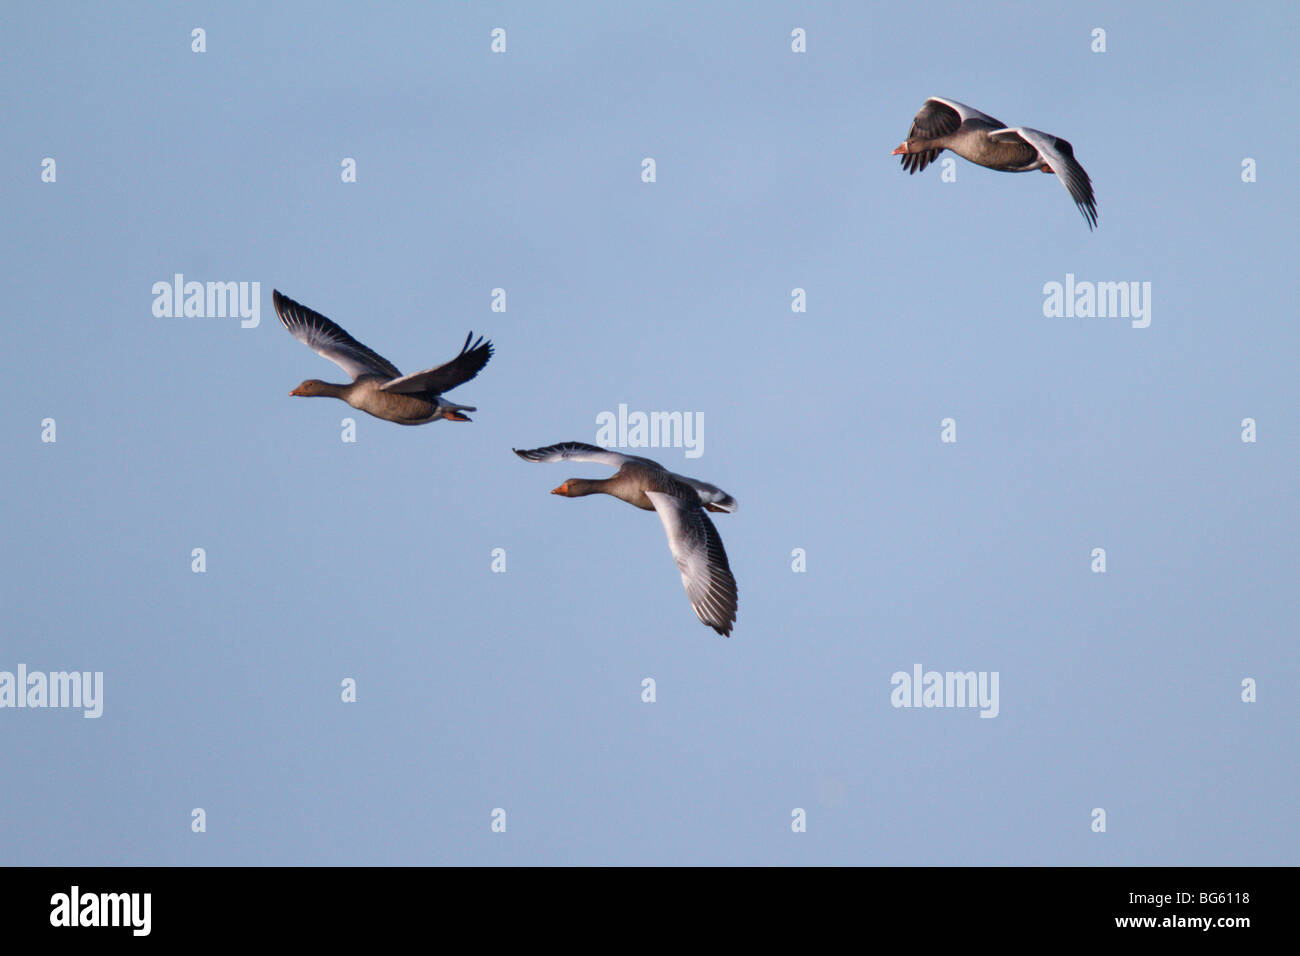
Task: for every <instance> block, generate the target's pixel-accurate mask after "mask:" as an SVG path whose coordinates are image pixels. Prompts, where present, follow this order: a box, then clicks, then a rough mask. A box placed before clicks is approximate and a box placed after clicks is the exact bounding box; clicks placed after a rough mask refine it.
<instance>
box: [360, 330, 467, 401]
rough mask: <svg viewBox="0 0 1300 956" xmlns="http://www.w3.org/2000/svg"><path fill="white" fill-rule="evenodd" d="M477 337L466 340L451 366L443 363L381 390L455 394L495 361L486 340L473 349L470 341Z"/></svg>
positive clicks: (383, 386) (387, 384) (398, 379)
mask: <svg viewBox="0 0 1300 956" xmlns="http://www.w3.org/2000/svg"><path fill="white" fill-rule="evenodd" d="M473 337H474V333H473V332H471V333H470V334H469V335H467V336H465V344H464V345H462V346H461V349H460V354H459V355H457V356H456V357H455V358H454V359H452V360H451V361H450V362H443V363H442V364H441V365H438V366H435V367H434V368H427V369H425V370H424V371H423V372H412V373H411V374H410V375H406V376H403V377H402V378H395V379H393V380H392V381H391V382H385V383H384V384H383V385H381V386H379V387H380V389H382V390H383V391H385V392H433V393H434V394H436V395H441V394H442V393H443V392H449V391H451V390H452V389H453V388H455V387H456V386H457V385H460V384H462V383H464V382H468V381H469V380H470V379H471V378H473V377H474V376H475V375H477V374H478V373H479V372H481V371H482V370H483V366H484V365H487V363H488V359H490V358H491V357H492V343H491V342H484V341H483V337H482V336H479V338H478V341H476V342H475V343H474V344H473V345H470V343H469V340H470V339H472V338H473Z"/></svg>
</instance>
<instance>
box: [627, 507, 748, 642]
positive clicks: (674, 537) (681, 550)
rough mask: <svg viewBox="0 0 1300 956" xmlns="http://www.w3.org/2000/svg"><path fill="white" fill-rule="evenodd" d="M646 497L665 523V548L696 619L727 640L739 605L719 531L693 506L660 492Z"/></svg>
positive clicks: (700, 510) (698, 508)
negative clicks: (666, 545) (671, 553)
mask: <svg viewBox="0 0 1300 956" xmlns="http://www.w3.org/2000/svg"><path fill="white" fill-rule="evenodd" d="M646 497H648V498H649V499H650V502H651V504H653V505H654V506H655V511H657V512H658V513H659V518H660V520H662V521H663V523H664V531H665V532H666V533H667V535H668V547H669V548H671V549H672V552H673V560H674V561H676V562H677V570H679V571H680V572H681V574H682V586H683V587H685V588H686V596H687V597H688V598H690V601H691V607H693V608H694V609H695V614H696V616H698V617H699V619H700V620H701V621H703V622H704V623H705V624H707V625H709V627H711V628H713V629H714V630H715V631H717V632H718V633H719V634H721V635H722V636H723V637H729V636H730V635H731V628H732V625H734V624H735V623H736V608H737V607H738V605H739V603H740V602H739V598H738V592H737V589H736V579H735V577H733V576H732V574H731V567H730V565H729V564H728V563H727V552H726V550H725V549H724V548H723V547H722V538H721V536H719V534H718V529H717V528H715V527H714V526H713V522H712V521H710V520H709V516H708V515H707V514H705V513H704V509H703V508H701V507H700V506H699V505H698V504H695V503H694V502H689V501H686V500H684V499H682V498H678V497H677V496H676V495H670V494H667V493H666V492H662V491H647V492H646Z"/></svg>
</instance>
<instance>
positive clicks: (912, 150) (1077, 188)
mask: <svg viewBox="0 0 1300 956" xmlns="http://www.w3.org/2000/svg"><path fill="white" fill-rule="evenodd" d="M945 149H950V150H952V151H953V152H954V153H956V154H957V155H958V156H961V157H962V158H963V159H968V160H970V161H971V162H972V163H978V164H979V165H980V166H987V167H988V168H989V169H998V170H1001V171H1002V172H1004V173H1027V172H1030V171H1031V170H1035V169H1041V170H1042V171H1043V172H1045V173H1056V177H1057V179H1059V180H1060V181H1061V182H1062V183H1064V184H1065V188H1066V189H1067V190H1069V192H1070V198H1072V199H1073V200H1074V203H1075V205H1076V206H1078V207H1079V212H1081V213H1083V218H1084V220H1085V221H1086V222H1087V223H1088V228H1089V229H1092V228H1093V227H1094V226H1095V225H1097V200H1096V197H1095V196H1093V193H1092V180H1091V179H1089V178H1088V174H1087V173H1086V172H1084V169H1083V167H1082V166H1080V165H1079V161H1078V160H1076V159H1075V158H1074V147H1073V146H1071V145H1070V144H1069V143H1068V142H1066V141H1065V140H1063V139H1061V138H1060V137H1059V136H1053V135H1052V134H1051V133H1044V132H1042V131H1040V130H1036V129H1030V128H1029V127H1027V126H1014V127H1011V126H1007V125H1006V124H1005V123H1003V122H1002V121H1001V120H995V119H994V118H993V117H992V116H989V115H988V114H987V113H981V112H980V111H979V110H977V109H972V108H971V107H969V106H965V105H963V104H961V103H958V102H957V101H956V100H945V99H943V98H941V97H938V96H932V97H930V98H929V99H928V100H926V101H925V103H924V105H922V107H921V111H920V112H919V113H917V114H916V118H915V119H913V120H912V128H911V130H910V131H908V134H907V139H906V140H904V141H903V144H902V145H901V146H899V147H898V148H897V149H896V150H894V152H893V153H892V154H891V155H894V156H902V157H903V160H902V162H903V168H904V169H906V170H907V171H908V173H918V172H920V171H921V170H923V169H925V167H926V166H928V165H930V163H932V162H934V161H935V160H936V159H937V158H938V157H939V154H940V153H941V152H943V151H944V150H945Z"/></svg>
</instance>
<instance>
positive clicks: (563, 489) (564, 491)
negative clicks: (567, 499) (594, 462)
mask: <svg viewBox="0 0 1300 956" xmlns="http://www.w3.org/2000/svg"><path fill="white" fill-rule="evenodd" d="M568 493H569V483H568V482H567V481H566V482H565V483H564V484H562V485H560V487H558V488H552V489H551V494H553V495H568Z"/></svg>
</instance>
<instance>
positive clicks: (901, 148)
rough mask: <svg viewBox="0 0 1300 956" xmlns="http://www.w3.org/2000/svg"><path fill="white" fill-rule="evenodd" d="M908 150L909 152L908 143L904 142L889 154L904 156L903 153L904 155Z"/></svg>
mask: <svg viewBox="0 0 1300 956" xmlns="http://www.w3.org/2000/svg"><path fill="white" fill-rule="evenodd" d="M906 152H907V144H906V143H904V144H903V145H902V146H899V147H898V148H897V149H895V150H894V151H893V152H892V153H890V154H889V155H890V156H902V155H904V154H905V153H906Z"/></svg>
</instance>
